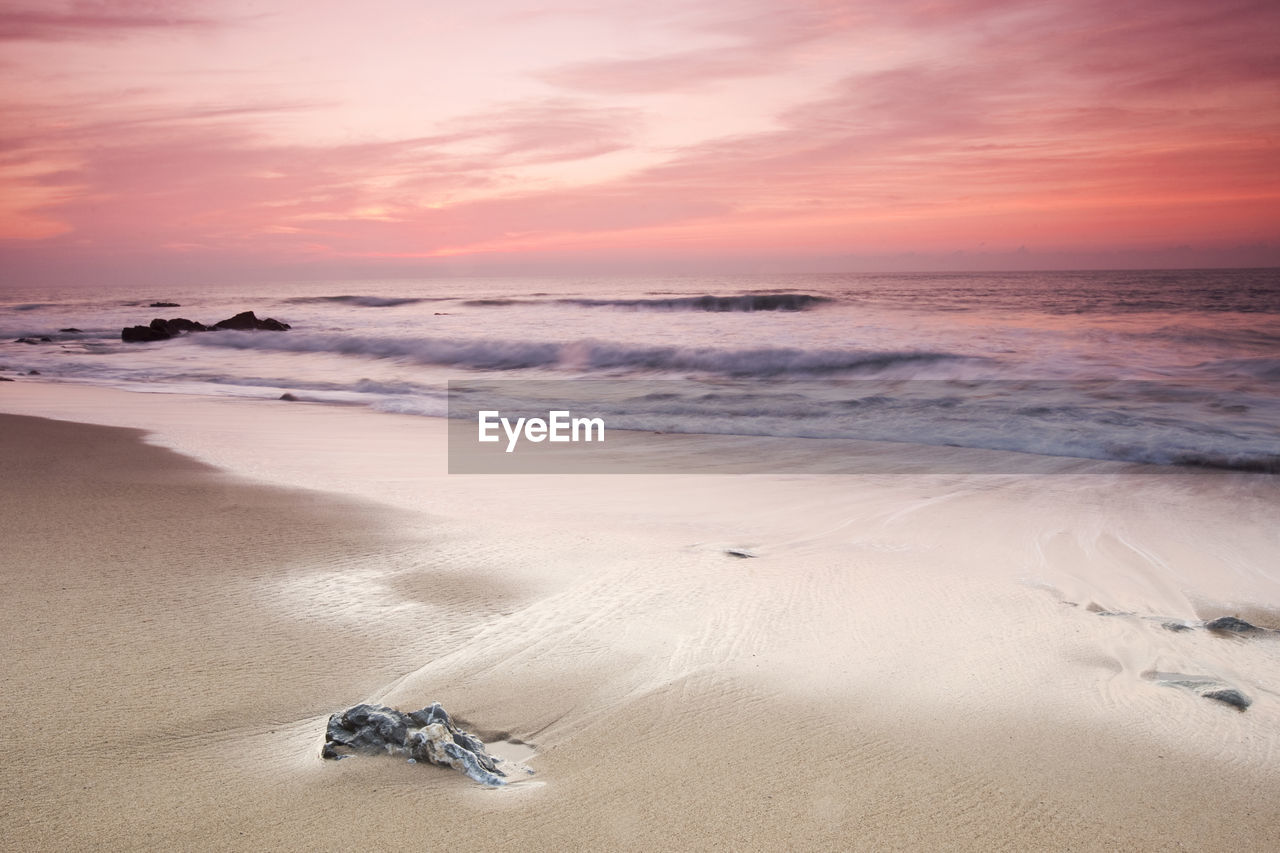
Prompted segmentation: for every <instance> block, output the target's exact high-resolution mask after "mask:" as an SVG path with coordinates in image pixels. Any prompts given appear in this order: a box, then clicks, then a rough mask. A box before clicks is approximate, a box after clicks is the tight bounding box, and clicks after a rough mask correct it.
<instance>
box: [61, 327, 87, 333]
mask: <svg viewBox="0 0 1280 853" xmlns="http://www.w3.org/2000/svg"><path fill="white" fill-rule="evenodd" d="M58 331H59V332H83V331H84V329H77V328H76V327H75V326H70V327H68V328H66V329H59V330H58Z"/></svg>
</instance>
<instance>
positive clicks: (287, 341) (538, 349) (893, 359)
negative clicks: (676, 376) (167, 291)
mask: <svg viewBox="0 0 1280 853" xmlns="http://www.w3.org/2000/svg"><path fill="white" fill-rule="evenodd" d="M188 340H189V341H190V342H191V343H193V344H195V345H198V346H214V347H229V348H232V349H241V350H250V349H257V350H268V351H274V352H323V353H336V354H339V355H349V356H363V357H367V358H387V359H400V360H404V361H409V362H413V363H416V364H429V365H441V366H449V367H464V368H472V369H476V370H519V369H527V368H562V369H566V370H575V371H581V370H588V371H595V370H598V371H608V372H610V373H622V374H627V373H633V372H639V373H657V372H661V373H708V374H718V375H722V376H734V377H750V376H760V377H786V376H822V375H830V374H837V373H851V374H859V375H874V374H876V373H879V372H882V371H884V370H887V369H889V368H893V367H898V366H903V365H921V366H923V365H932V364H938V363H941V362H966V361H981V360H982V359H976V358H974V357H972V356H963V355H955V354H952V353H946V352H927V351H915V350H908V351H898V352H878V351H868V350H805V349H773V348H760V349H745V350H734V349H717V348H712V347H637V346H628V345H625V344H614V343H607V342H602V341H593V340H584V341H575V342H572V343H564V344H561V343H541V342H533V341H493V340H467V339H455V338H368V337H353V336H348V335H338V334H297V333H291V334H289V335H266V334H255V333H253V332H220V333H218V334H217V335H200V336H195V337H191V338H189V339H188Z"/></svg>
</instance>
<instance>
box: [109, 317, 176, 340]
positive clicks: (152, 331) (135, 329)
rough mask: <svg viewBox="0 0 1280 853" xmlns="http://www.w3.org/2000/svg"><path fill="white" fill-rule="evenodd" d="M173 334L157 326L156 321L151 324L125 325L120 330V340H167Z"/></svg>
mask: <svg viewBox="0 0 1280 853" xmlns="http://www.w3.org/2000/svg"><path fill="white" fill-rule="evenodd" d="M172 337H173V335H171V334H169V333H168V332H167V331H166V330H165V329H163V328H157V327H156V324H155V321H152V323H151V325H150V326H125V327H124V328H123V329H121V330H120V340H122V341H124V342H125V343H127V344H140V343H147V342H148V341H167V340H169V338H172Z"/></svg>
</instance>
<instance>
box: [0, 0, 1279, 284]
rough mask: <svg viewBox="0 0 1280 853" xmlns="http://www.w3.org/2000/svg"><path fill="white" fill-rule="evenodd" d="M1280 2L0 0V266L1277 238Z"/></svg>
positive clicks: (821, 258) (933, 249)
mask: <svg viewBox="0 0 1280 853" xmlns="http://www.w3.org/2000/svg"><path fill="white" fill-rule="evenodd" d="M1277 34H1280V4H1278V3H1276V2H1274V0H1265V2H1234V1H1233V0H1221V2H1204V0H1194V2H1192V1H1191V0H1130V2H1125V0H1061V2H1019V0H1010V1H1009V2H998V0H958V2H943V0H867V2H846V3H839V2H826V1H825V0H792V2H787V3H783V2H759V0H709V2H697V0H678V2H677V1H676V0H650V2H646V3H643V4H641V3H636V2H634V0H625V2H620V0H592V2H579V0H564V2H561V3H557V2H555V0H552V1H551V2H545V0H536V2H535V0H528V2H526V0H491V2H483V0H482V2H477V3H456V2H449V3H445V2H439V0H361V2H349V1H348V2H337V0H263V2H255V0H225V1H224V2H217V3H213V2H200V3H197V2H189V3H188V2H181V1H180V0H169V1H168V2H166V0H115V1H114V2H113V1H112V0H102V2H50V1H49V0H40V2H37V0H30V2H28V0H0V75H3V77H2V78H0V79H2V80H3V83H2V84H0V85H2V88H0V110H3V122H0V187H2V188H3V193H2V195H0V261H2V262H3V271H0V276H2V278H0V283H3V282H4V281H17V282H19V283H21V282H22V281H31V280H36V279H42V278H44V279H49V280H66V281H74V280H86V279H87V278H89V277H93V276H97V277H100V278H110V277H128V276H143V275H145V276H151V277H164V276H188V277H191V276H194V277H205V278H210V279H216V278H218V277H229V278H230V277H235V276H243V275H245V274H252V273H255V272H257V273H260V274H262V275H292V274H298V275H340V276H356V275H370V276H376V275H388V274H415V273H423V274H429V273H431V272H433V271H445V272H473V271H495V270H502V271H510V272H520V271H557V270H580V269H581V270H587V269H591V270H595V269H602V270H607V269H618V270H633V269H634V270H645V269H663V270H676V271H678V270H681V269H689V270H699V271H701V270H715V269H725V270H750V269H760V270H775V269H789V270H797V271H804V270H809V269H814V270H831V269H846V268H847V269H855V270H856V269H885V268H889V269H893V268H897V269H938V268H957V269H961V268H1017V267H1032V268H1035V267H1041V268H1043V267H1062V266H1068V267H1070V266H1083V267H1091V266H1092V267H1096V266H1144V265H1157V266H1195V265H1257V264H1280V50H1277V48H1276V47H1275V42H1276V39H1277Z"/></svg>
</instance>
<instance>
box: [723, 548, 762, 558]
mask: <svg viewBox="0 0 1280 853" xmlns="http://www.w3.org/2000/svg"><path fill="white" fill-rule="evenodd" d="M724 552H725V553H726V554H728V555H729V556H730V557H737V558H739V559H742V560H746V559H749V558H751V557H754V556H756V555H755V553H754V552H752V551H748V550H747V549H746V548H725V549H724Z"/></svg>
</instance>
